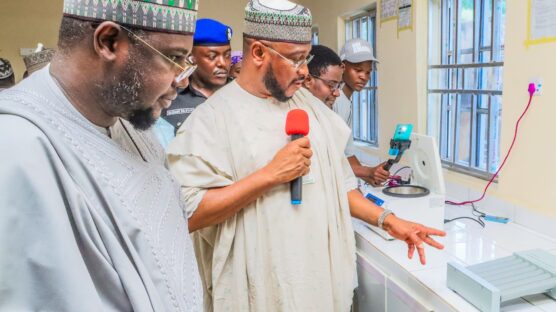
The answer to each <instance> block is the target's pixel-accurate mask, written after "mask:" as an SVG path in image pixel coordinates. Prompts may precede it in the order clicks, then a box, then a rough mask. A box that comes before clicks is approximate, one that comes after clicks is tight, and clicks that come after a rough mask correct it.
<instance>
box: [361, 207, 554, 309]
mask: <svg viewBox="0 0 556 312" xmlns="http://www.w3.org/2000/svg"><path fill="white" fill-rule="evenodd" d="M445 210H446V211H445V214H446V219H452V218H455V217H460V216H471V217H472V216H473V215H472V214H471V208H470V207H468V206H463V207H455V206H446V209H445ZM485 223H486V227H485V228H484V229H483V228H482V227H481V226H480V225H479V224H477V223H475V222H473V221H472V220H457V221H453V222H451V223H448V224H446V225H445V231H446V232H447V236H446V237H445V238H443V239H440V241H441V242H442V243H443V244H444V245H445V249H444V250H435V249H434V248H432V247H429V248H426V255H427V264H426V265H425V266H423V265H421V264H420V262H419V259H418V256H414V258H413V259H412V260H409V259H408V258H407V245H406V244H405V243H403V242H400V241H387V240H385V239H383V238H382V237H380V236H379V235H377V234H376V233H375V232H373V231H372V230H370V229H369V228H368V227H367V226H366V225H365V224H364V223H363V222H361V221H359V220H355V219H354V229H355V231H356V234H357V238H358V240H361V239H363V240H365V241H367V242H369V243H370V244H371V245H372V246H373V247H375V248H376V249H378V250H379V251H380V252H381V253H382V255H380V256H381V257H382V256H384V257H387V258H389V259H390V260H391V263H392V264H384V265H387V266H391V267H389V268H387V269H388V271H391V272H402V273H404V274H405V273H407V274H409V275H408V276H409V277H411V281H409V279H406V280H408V283H411V282H414V281H416V282H417V283H420V284H422V286H424V287H426V288H427V289H429V290H430V291H432V292H434V293H435V294H437V295H438V296H439V297H440V298H441V300H443V301H444V302H445V303H447V304H448V305H449V306H451V307H452V308H453V309H454V310H457V311H478V310H477V309H476V308H474V307H473V306H472V305H471V304H469V303H468V302H467V301H465V300H464V299H463V298H462V297H460V296H459V295H457V294H456V293H454V292H453V291H451V290H450V289H448V288H447V286H446V264H447V262H449V261H454V262H457V263H459V264H461V265H464V266H469V265H473V264H477V263H480V262H485V261H489V260H493V259H497V258H501V257H505V256H509V255H511V254H512V253H514V252H517V251H524V250H530V249H536V248H539V249H544V250H548V251H550V252H552V253H554V254H556V240H554V239H552V238H549V237H546V236H543V235H541V234H539V233H536V232H534V231H532V230H530V229H527V228H524V227H522V226H520V225H517V224H513V223H511V222H510V223H508V224H500V223H494V222H485ZM555 226H556V225H555ZM383 259H386V258H383ZM400 276H401V275H400ZM402 278H404V277H402ZM501 311H537V312H540V311H545V312H548V311H550V312H554V311H556V300H553V299H551V298H549V297H547V296H545V295H535V296H529V297H524V298H520V299H517V300H513V301H511V302H509V303H508V304H504V305H503V306H502V309H501Z"/></svg>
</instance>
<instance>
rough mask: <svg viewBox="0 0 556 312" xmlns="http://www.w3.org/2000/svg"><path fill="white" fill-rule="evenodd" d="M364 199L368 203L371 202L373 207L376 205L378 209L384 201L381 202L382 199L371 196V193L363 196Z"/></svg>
mask: <svg viewBox="0 0 556 312" xmlns="http://www.w3.org/2000/svg"><path fill="white" fill-rule="evenodd" d="M365 198H366V199H368V200H370V201H372V202H373V203H375V205H377V206H379V207H380V206H382V205H383V204H384V200H382V199H380V198H378V197H376V196H374V195H373V194H371V193H367V195H365Z"/></svg>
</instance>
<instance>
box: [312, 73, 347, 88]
mask: <svg viewBox="0 0 556 312" xmlns="http://www.w3.org/2000/svg"><path fill="white" fill-rule="evenodd" d="M311 77H313V78H315V79H318V80H320V81H322V82H324V83H325V84H326V86H327V87H328V88H329V89H330V91H331V92H336V90H340V89H342V88H343V87H344V82H343V81H340V82H336V81H332V80H326V79H323V78H321V77H319V76H312V75H311Z"/></svg>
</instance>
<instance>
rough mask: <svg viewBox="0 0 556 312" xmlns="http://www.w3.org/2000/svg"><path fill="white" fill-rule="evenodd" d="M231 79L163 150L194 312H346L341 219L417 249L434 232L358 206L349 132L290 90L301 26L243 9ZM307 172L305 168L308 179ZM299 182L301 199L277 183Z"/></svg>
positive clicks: (265, 11) (295, 10) (307, 41)
mask: <svg viewBox="0 0 556 312" xmlns="http://www.w3.org/2000/svg"><path fill="white" fill-rule="evenodd" d="M245 13H246V16H245V33H244V58H243V68H242V71H241V73H240V76H239V77H238V78H237V79H236V80H234V81H232V82H231V83H229V84H228V85H226V86H224V87H223V88H221V89H220V90H218V91H217V92H215V93H214V95H213V96H212V97H210V98H209V99H208V100H207V101H205V102H204V103H203V104H201V105H199V107H197V108H196V110H195V111H194V112H193V113H192V114H191V116H189V118H188V119H187V120H186V121H185V123H184V124H183V125H182V127H181V128H180V129H179V131H178V133H177V136H176V138H175V139H174V141H172V143H171V144H170V146H169V148H168V154H169V155H168V161H169V164H170V169H171V170H172V172H173V173H174V174H175V176H176V178H177V179H178V180H179V181H180V183H181V184H182V197H183V200H184V201H185V203H186V209H187V214H188V216H189V229H190V230H191V231H194V232H193V237H194V243H195V251H196V255H197V259H198V261H199V265H200V269H201V275H202V276H203V284H204V289H205V307H206V311H213V310H214V311H265V312H273V311H319V312H326V311H349V310H350V307H351V305H352V298H353V289H354V285H355V281H356V266H355V239H354V233H353V228H352V224H351V222H352V221H351V217H352V216H355V217H357V218H360V219H362V220H365V221H366V222H369V223H371V224H375V225H379V226H381V227H383V228H385V229H386V230H387V231H389V232H390V233H391V234H392V235H393V236H394V237H397V238H399V239H402V240H404V241H406V242H407V244H408V247H409V254H410V255H413V252H414V251H415V250H416V249H417V250H418V252H419V256H420V259H421V261H422V262H424V261H425V256H424V249H423V248H424V243H428V244H431V245H433V246H435V247H439V248H441V245H440V244H438V243H437V242H435V241H434V240H433V239H432V238H431V237H430V236H431V235H443V234H444V233H443V232H441V231H438V230H434V229H430V228H427V227H425V226H422V225H418V224H414V223H411V222H407V221H404V220H401V219H399V218H397V217H395V216H394V215H392V213H391V212H390V211H387V210H384V209H382V208H380V207H377V206H376V205H374V204H373V203H371V202H370V201H368V200H366V199H365V198H364V197H363V196H362V194H361V193H360V192H359V191H358V190H357V181H356V179H355V177H354V176H353V172H352V171H351V168H350V167H349V164H348V162H347V160H346V158H345V156H344V149H345V146H346V143H347V141H348V137H349V135H350V131H349V128H348V127H347V126H346V125H345V123H344V122H343V121H342V120H341V119H340V118H339V117H338V116H337V115H336V114H335V113H334V112H333V111H332V110H331V109H329V108H328V107H326V106H325V105H323V104H322V103H321V102H320V100H319V99H317V98H316V97H314V96H313V95H311V93H310V92H309V91H307V90H306V89H304V88H301V86H302V85H303V81H304V80H305V78H306V76H307V75H308V70H307V63H309V62H310V60H311V55H310V53H309V52H310V50H311V26H312V18H311V14H310V12H309V10H308V9H306V8H304V7H303V6H300V5H296V4H293V3H291V2H288V1H276V0H275V1H269V0H267V1H262V0H260V1H259V0H252V1H250V2H249V3H248V4H247V7H246V10H245ZM295 108H298V109H303V110H305V111H306V112H307V114H308V117H309V123H310V133H309V136H308V137H305V138H301V139H298V140H294V141H291V142H290V138H289V136H288V135H286V133H285V132H284V124H285V120H286V115H287V114H288V112H289V111H290V110H291V109H295ZM309 171H310V172H309ZM300 176H305V177H304V178H303V181H304V182H303V183H304V185H303V198H302V203H301V204H299V205H296V203H292V200H291V198H290V184H289V182H290V181H292V180H294V179H296V178H298V177H300Z"/></svg>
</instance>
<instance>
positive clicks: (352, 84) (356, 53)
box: [333, 39, 390, 186]
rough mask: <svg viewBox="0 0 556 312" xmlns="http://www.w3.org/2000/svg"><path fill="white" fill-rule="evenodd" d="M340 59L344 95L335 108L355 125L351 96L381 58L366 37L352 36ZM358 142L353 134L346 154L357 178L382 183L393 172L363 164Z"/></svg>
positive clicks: (350, 124) (349, 124)
mask: <svg viewBox="0 0 556 312" xmlns="http://www.w3.org/2000/svg"><path fill="white" fill-rule="evenodd" d="M340 58H341V59H342V61H343V62H344V67H345V70H344V74H343V80H344V86H343V88H342V90H340V95H339V97H338V99H337V100H336V102H335V103H334V106H333V109H334V111H335V112H336V113H338V115H340V117H342V119H343V120H344V121H345V122H346V124H347V125H348V126H349V127H350V128H351V127H352V125H353V105H352V103H351V96H352V95H353V93H354V92H359V91H361V90H363V88H364V87H365V86H366V85H367V83H368V82H369V80H370V79H371V72H372V70H373V66H374V64H375V63H376V62H378V61H377V59H376V58H375V56H374V54H373V47H372V46H371V45H370V44H369V42H367V41H365V40H362V39H351V40H349V41H347V42H346V44H345V45H344V47H343V48H342V50H341V51H340ZM355 151H356V148H355V144H354V142H353V135H352V136H351V137H350V140H349V141H348V145H347V148H346V156H347V158H348V161H349V164H350V166H351V168H352V169H353V173H354V174H355V176H356V177H358V178H361V179H363V180H364V181H365V182H367V183H369V184H371V185H373V186H380V185H382V184H383V183H384V182H386V180H387V179H388V178H389V177H390V172H388V171H387V170H385V169H384V164H385V163H382V164H379V165H378V166H376V167H369V166H365V165H363V164H361V162H360V161H359V159H357V156H356V155H355Z"/></svg>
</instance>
